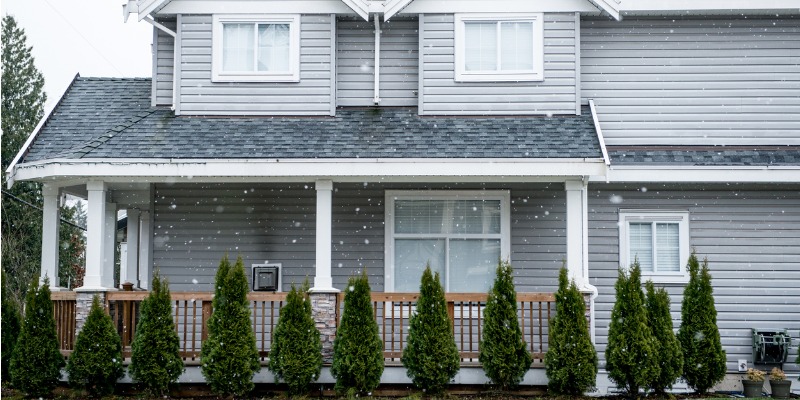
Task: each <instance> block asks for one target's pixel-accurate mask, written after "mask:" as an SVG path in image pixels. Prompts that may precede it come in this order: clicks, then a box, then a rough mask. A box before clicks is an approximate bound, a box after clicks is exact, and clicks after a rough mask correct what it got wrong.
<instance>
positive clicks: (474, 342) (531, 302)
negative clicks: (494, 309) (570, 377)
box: [339, 292, 555, 366]
mask: <svg viewBox="0 0 800 400" xmlns="http://www.w3.org/2000/svg"><path fill="white" fill-rule="evenodd" d="M340 297H343V294H342V295H340ZM418 298H419V294H418V293H375V292H373V293H372V308H373V313H374V317H375V320H376V321H377V322H378V331H379V333H380V336H381V340H383V355H384V359H385V360H386V361H387V362H390V363H391V362H399V361H400V358H401V357H402V355H403V348H404V347H405V346H406V344H407V339H408V328H409V316H410V315H411V314H412V313H414V312H415V311H416V302H417V299H418ZM445 299H446V300H447V311H448V314H449V316H450V321H451V322H452V323H453V335H454V337H455V341H456V346H457V347H458V350H459V353H460V356H461V361H462V363H472V362H478V354H479V352H480V341H481V333H482V329H483V314H484V309H485V307H486V300H487V295H486V294H485V293H447V294H446V295H445ZM339 304H343V301H342V299H340V300H339ZM554 312H555V296H554V295H553V294H549V293H518V294H517V314H518V318H519V321H520V327H521V328H522V333H523V338H524V340H525V341H526V343H527V345H528V349H529V351H530V352H531V355H532V357H533V364H532V366H541V365H544V354H545V352H546V351H547V332H548V330H547V326H548V321H549V320H550V317H551V316H552V315H553V313H554Z"/></svg>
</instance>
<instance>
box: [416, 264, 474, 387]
mask: <svg viewBox="0 0 800 400" xmlns="http://www.w3.org/2000/svg"><path fill="white" fill-rule="evenodd" d="M452 329H453V327H452V326H451V323H450V318H449V317H448V316H447V302H446V301H445V298H444V289H443V288H442V284H441V283H440V282H439V273H438V272H437V273H436V274H435V275H434V274H433V273H432V272H431V267H430V265H428V266H426V267H425V272H423V273H422V284H421V285H420V290H419V299H418V300H417V310H416V312H415V313H414V314H412V315H411V321H410V322H409V328H408V339H407V340H408V345H407V346H406V348H405V349H403V357H402V359H401V360H402V362H403V366H404V367H406V374H407V375H408V377H409V378H411V381H412V382H414V385H415V386H416V387H418V388H420V389H422V390H424V391H425V392H426V393H427V394H431V395H435V394H438V393H442V392H443V391H444V390H445V389H446V388H447V384H448V383H450V380H452V379H453V377H455V376H456V373H458V370H459V368H460V367H461V365H460V359H459V354H458V347H456V341H455V338H454V337H453V330H452Z"/></svg>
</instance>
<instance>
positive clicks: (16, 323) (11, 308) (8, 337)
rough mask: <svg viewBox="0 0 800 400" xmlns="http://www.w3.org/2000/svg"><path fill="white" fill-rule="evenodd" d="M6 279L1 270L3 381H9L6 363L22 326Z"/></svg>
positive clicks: (12, 351) (17, 308) (9, 360)
mask: <svg viewBox="0 0 800 400" xmlns="http://www.w3.org/2000/svg"><path fill="white" fill-rule="evenodd" d="M7 282H8V280H7V278H6V273H5V271H3V272H2V282H0V285H2V293H3V294H2V305H0V311H2V323H3V326H2V329H0V331H2V336H3V337H2V339H0V340H2V343H0V344H1V345H2V359H3V370H2V378H3V382H9V381H10V379H9V375H8V364H9V363H10V362H11V354H13V353H14V345H16V344H17V337H18V336H19V331H20V329H21V328H22V317H21V316H20V315H19V307H18V306H17V302H16V301H14V299H12V298H11V296H10V295H9V293H8V288H7V287H6V285H7V284H8V283H7Z"/></svg>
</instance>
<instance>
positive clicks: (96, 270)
mask: <svg viewBox="0 0 800 400" xmlns="http://www.w3.org/2000/svg"><path fill="white" fill-rule="evenodd" d="M86 189H87V190H88V192H89V206H88V211H87V216H86V275H85V277H84V278H83V287H81V288H80V289H82V290H84V291H106V290H108V289H109V288H112V287H113V286H114V274H113V263H114V261H113V257H112V259H111V260H110V261H109V260H107V257H108V252H107V251H106V244H107V240H108V233H107V232H106V231H107V229H108V223H107V221H106V219H107V215H106V214H107V206H108V200H107V198H108V187H107V186H106V183H105V182H102V181H92V182H89V183H87V184H86ZM108 245H109V246H111V244H110V243H108ZM112 255H113V253H112ZM107 263H110V265H107Z"/></svg>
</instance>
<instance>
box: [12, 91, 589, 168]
mask: <svg viewBox="0 0 800 400" xmlns="http://www.w3.org/2000/svg"><path fill="white" fill-rule="evenodd" d="M151 84H152V82H151V80H150V79H149V78H80V77H79V78H77V79H76V80H75V81H74V82H73V84H72V85H71V87H70V88H69V89H68V90H67V92H66V93H65V94H64V96H63V98H62V99H61V100H60V102H59V104H58V105H57V107H56V108H55V110H54V111H53V113H52V114H51V116H50V118H49V119H48V121H47V122H46V123H45V124H44V126H43V127H42V129H41V131H40V132H39V134H38V135H37V136H36V138H35V140H34V141H33V143H32V144H31V146H30V147H29V150H28V153H27V154H26V155H25V156H24V158H23V159H22V163H29V162H35V161H44V160H49V159H148V158H153V159H313V158H318V159H340V158H384V159H404V158H416V159H418V158H432V159H462V160H463V159H495V158H504V159H548V158H559V159H565V158H576V159H577V158H580V159H585V158H594V159H599V158H602V151H601V148H600V143H599V141H598V137H597V133H596V131H595V127H594V124H593V121H592V116H591V112H590V110H589V109H588V107H587V108H586V109H584V110H583V112H582V115H580V116H575V115H559V116H552V117H420V116H418V115H417V114H416V110H415V109H411V108H381V109H377V110H375V109H347V108H345V109H340V110H338V111H337V114H336V116H335V117H327V116H323V117H192V116H177V117H176V116H175V115H174V113H173V112H172V111H171V110H169V109H168V108H164V107H152V106H151V104H150V101H151V98H150V91H151V87H152V86H151Z"/></svg>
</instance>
